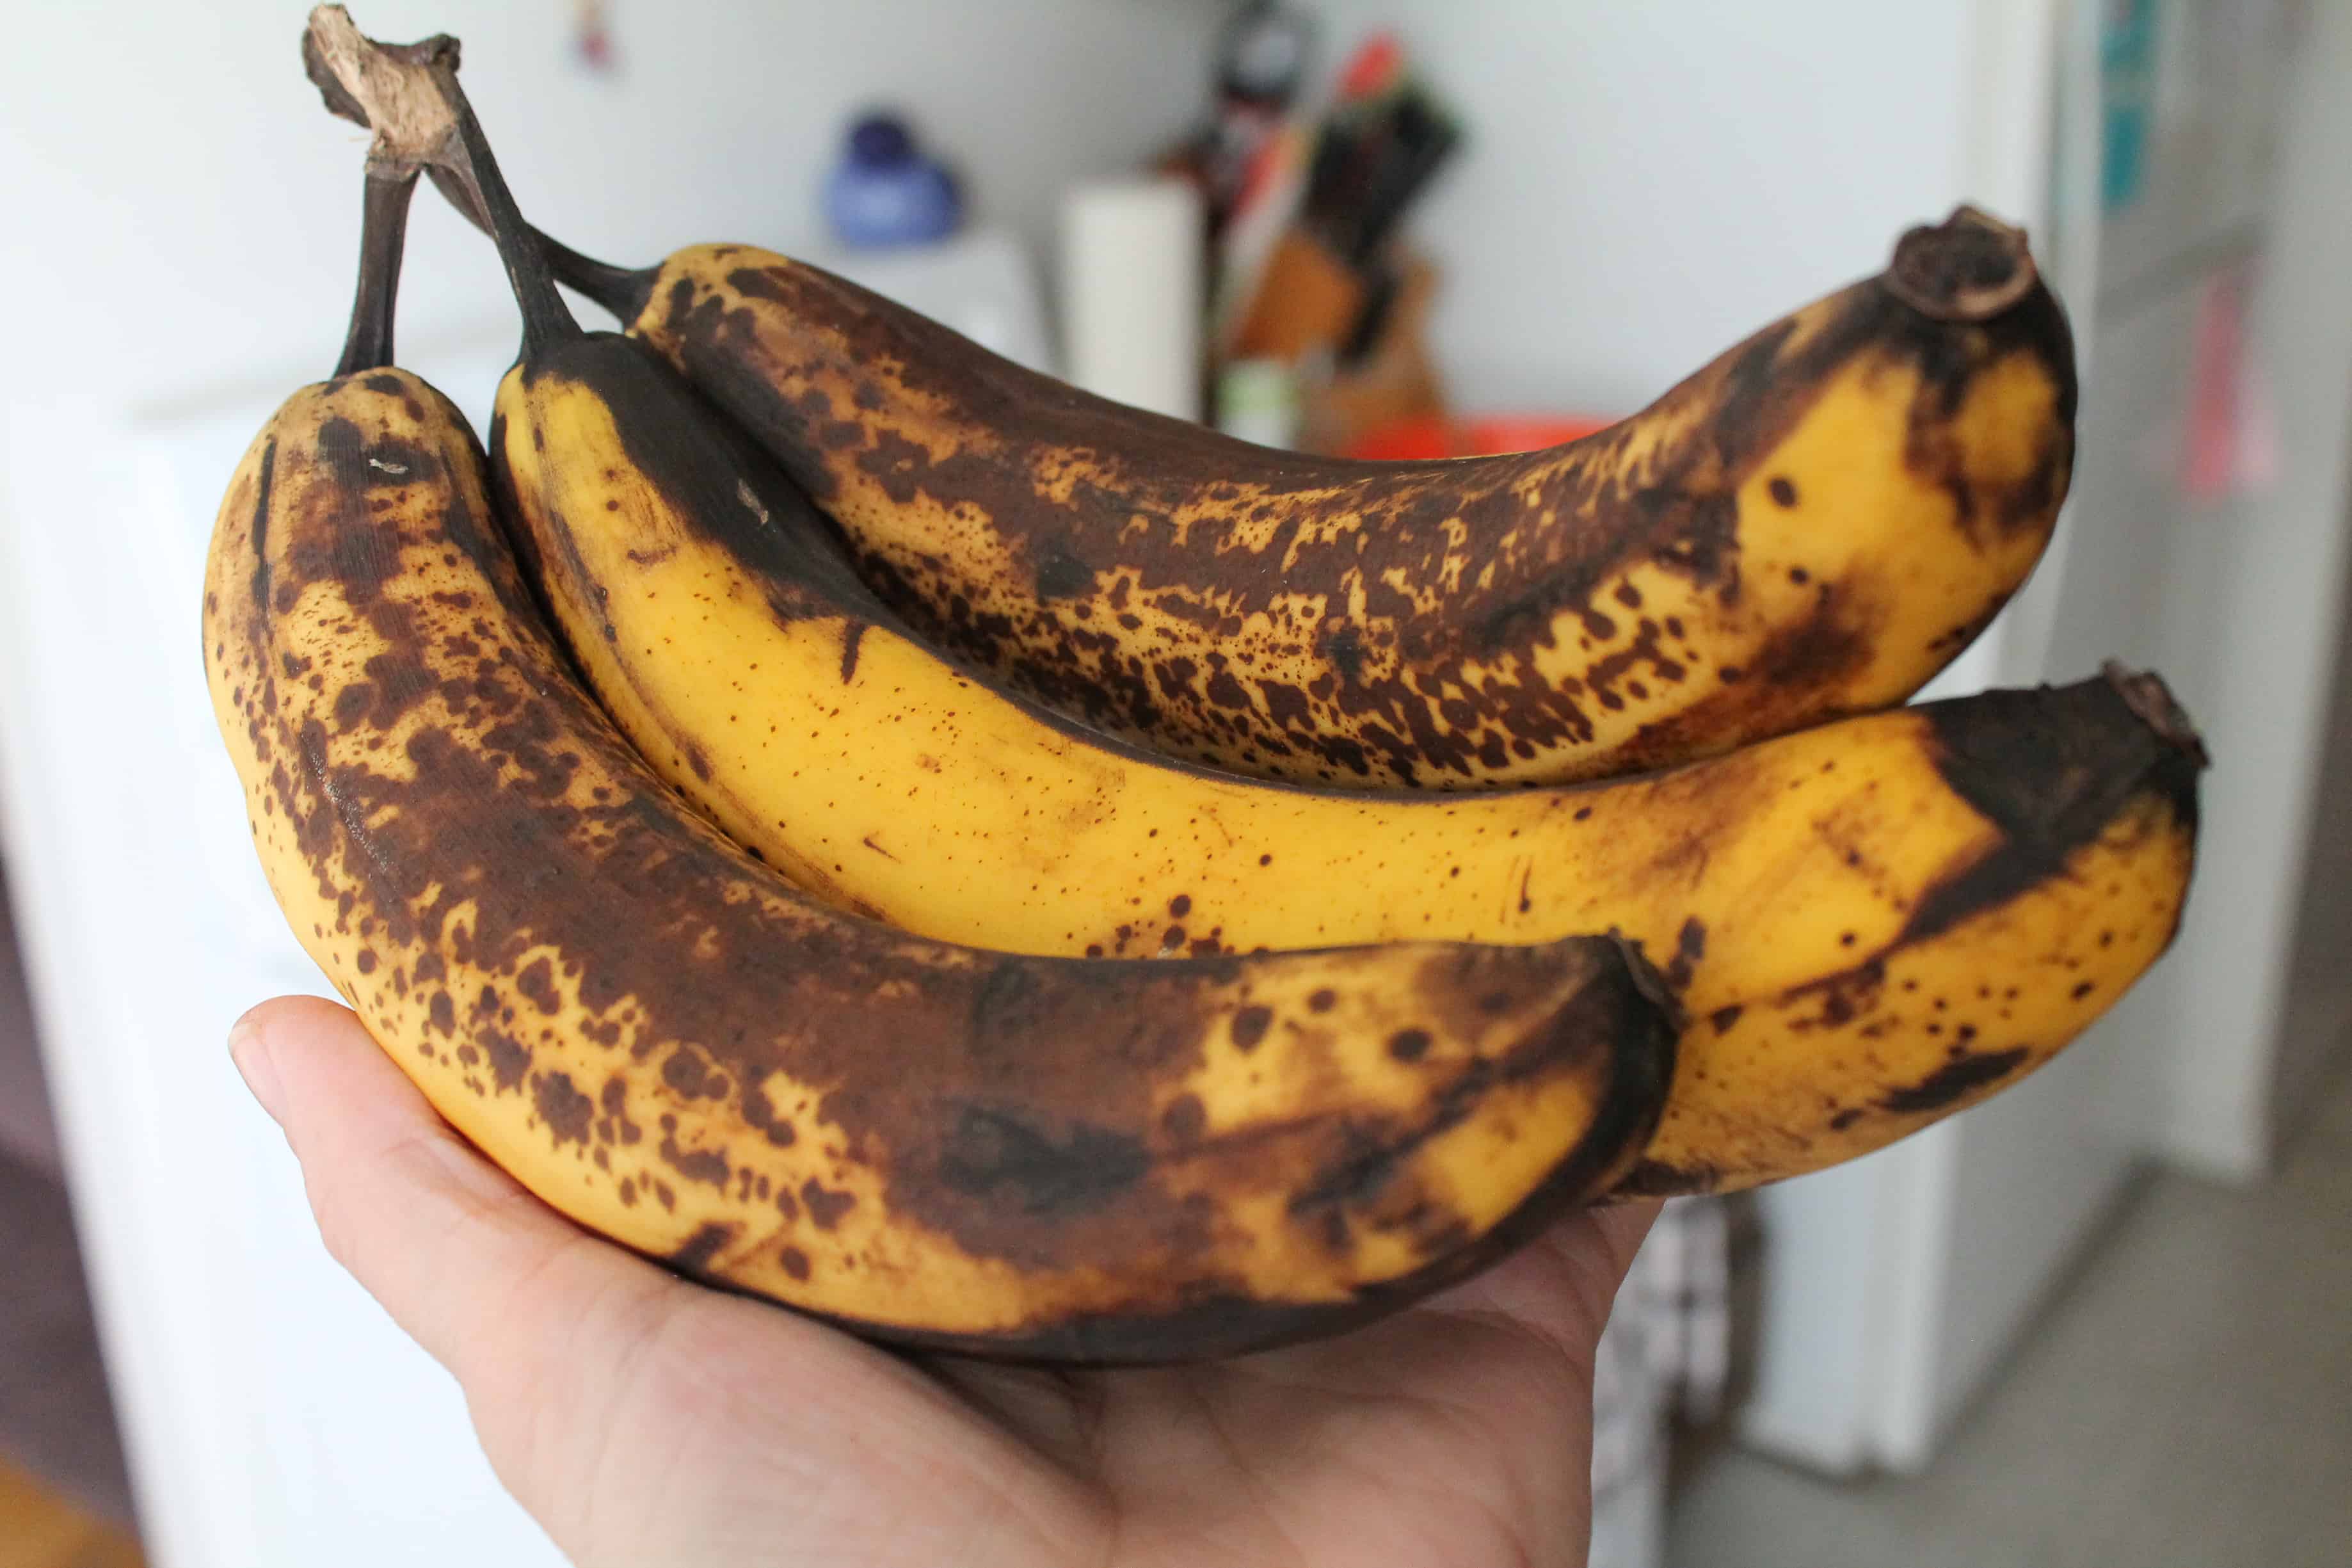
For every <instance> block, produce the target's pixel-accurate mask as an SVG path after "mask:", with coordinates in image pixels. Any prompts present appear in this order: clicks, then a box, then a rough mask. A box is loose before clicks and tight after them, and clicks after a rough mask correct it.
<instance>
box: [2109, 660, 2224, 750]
mask: <svg viewBox="0 0 2352 1568" xmlns="http://www.w3.org/2000/svg"><path fill="white" fill-rule="evenodd" d="M2099 673H2100V674H2102V675H2104V676H2105V677H2106V678H2107V684H2109V685H2110V686H2113V687H2114V688H2115V689H2116V695H2118V696H2120V697H2121V698H2122V699H2123V700H2124V706H2125V707H2126V708H2128V709H2130V710H2132V711H2133V712H2134V713H2137V714H2138V715H2139V717H2140V719H2141V721H2143V722H2144V723H2146V724H2147V727H2148V728H2149V729H2151V730H2153V731H2156V732H2157V734H2158V736H2160V737H2162V738H2163V739H2164V740H2166V741H2168V742H2171V743H2172V744H2173V745H2175V746H2178V747H2179V748H2180V750H2181V751H2183V752H2187V753H2188V754H2189V757H2190V758H2191V759H2192V760H2193V761H2195V763H2197V765H2198V766H2199V767H2200V768H2203V767H2210V765H2211V764H2212V759H2211V758H2210V757H2209V756H2208V755H2207V754H2206V752H2205V742H2204V741H2203V740H2201V739H2200V737H2199V736H2198V733H2197V726H2196V725H2195V724H2193V723H2191V722H2190V721H2189V713H2188V710H2186V709H2184V708H2182V707H2181V706H2180V701H2179V699H2178V698H2176V697H2174V696H2173V695H2172V689H2171V688H2170V687H2168V686H2167V685H2165V684H2164V678H2163V677H2162V676H2159V675H2158V674H2157V673H2156V671H2154V670H2152V669H2133V668H2130V667H2129V666H2127V665H2125V664H2121V663H2118V662H2117V661H2116V660H2115V659H2112V658H2111V659H2109V660H2107V662H2106V663H2105V664H2103V665H2101V666H2100V667H2099Z"/></svg>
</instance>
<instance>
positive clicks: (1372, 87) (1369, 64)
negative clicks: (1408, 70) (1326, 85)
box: [1339, 29, 1404, 99]
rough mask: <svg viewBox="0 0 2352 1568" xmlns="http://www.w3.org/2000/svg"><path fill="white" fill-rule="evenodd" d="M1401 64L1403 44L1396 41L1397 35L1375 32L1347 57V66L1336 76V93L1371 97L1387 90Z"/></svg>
mask: <svg viewBox="0 0 2352 1568" xmlns="http://www.w3.org/2000/svg"><path fill="white" fill-rule="evenodd" d="M1403 65H1404V46H1403V45H1402V44H1400V43H1398V42H1397V36H1396V35H1395V34H1394V33H1391V32H1389V31H1387V30H1386V29H1383V30H1381V31H1380V32H1377V33H1374V34H1373V35H1372V36H1371V37H1369V38H1366V39H1365V40H1364V41H1363V42H1362V43H1361V44H1360V45H1359V46H1357V48H1356V52H1355V53H1354V54H1353V55H1351V56H1349V59H1348V65H1347V68H1346V69H1345V70H1344V71H1342V72H1341V73H1340V75H1339V96H1340V97H1341V98H1342V99H1357V98H1370V97H1373V96H1374V95H1376V94H1379V93H1383V92H1386V91H1387V90H1388V89H1390V88H1391V87H1392V86H1394V85H1395V84H1396V79H1397V75H1398V73H1399V72H1400V70H1402V68H1403Z"/></svg>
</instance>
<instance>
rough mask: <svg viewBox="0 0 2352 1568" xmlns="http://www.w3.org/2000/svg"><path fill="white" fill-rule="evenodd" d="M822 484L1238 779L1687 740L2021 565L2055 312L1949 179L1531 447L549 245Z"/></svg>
mask: <svg viewBox="0 0 2352 1568" xmlns="http://www.w3.org/2000/svg"><path fill="white" fill-rule="evenodd" d="M546 244H547V248H546V254H547V255H548V256H550V257H551V258H552V259H553V261H554V263H555V265H556V266H557V267H558V268H559V270H560V271H561V272H562V276H563V278H564V280H565V281H566V282H569V283H572V284H573V285H575V286H577V287H579V288H581V289H583V290H585V291H586V292H588V293H589V294H591V295H592V296H593V297H595V298H596V299H598V300H601V301H603V302H604V303H605V304H607V305H609V306H610V307H611V308H612V309H613V310H614V311H615V313H616V314H618V315H619V316H620V317H621V318H622V320H623V321H626V322H627V323H628V326H629V331H631V333H632V334H634V335H635V336H636V337H638V338H640V339H641V340H642V341H644V342H646V343H648V344H650V345H652V346H653V347H655V348H656V349H657V350H658V351H659V352H660V353H662V354H663V355H664V356H665V357H667V359H669V360H670V362H671V363H674V364H675V365H677V367H679V368H680V369H681V370H682V371H683V372H684V373H685V374H687V375H688V378H689V379H690V380H691V381H692V382H693V384H695V386H696V387H697V388H698V390H699V391H700V392H701V393H702V394H703V395H706V396H708V397H709V398H710V399H711V400H712V401H714V402H715V403H717V404H718V405H720V406H721V407H723V408H724V409H725V410H726V411H727V412H728V413H729V414H730V416H733V417H734V418H735V419H736V420H738V421H739V422H740V424H741V425H742V426H744V428H746V429H747V430H749V431H750V432H751V433H752V434H753V435H754V436H755V437H756V438H757V439H758V440H759V441H760V442H761V444H762V445H763V446H764V447H766V449H767V450H768V451H769V452H770V453H771V454H772V456H773V457H774V458H776V459H777V460H779V461H780V462H781V463H782V466H783V468H785V470H786V471H787V472H788V473H789V475H790V476H791V478H792V479H793V480H794V481H795V482H796V483H797V484H798V485H800V486H801V487H802V488H803V489H805V490H806V491H807V492H808V493H809V494H810V495H812V496H813V497H814V498H815V500H816V501H817V503H818V505H819V507H820V508H821V509H822V510H824V512H825V513H826V514H827V515H828V516H829V517H830V519H831V520H832V521H834V522H835V524H836V525H838V527H839V528H840V529H841V531H843V532H844V534H845V536H846V538H847V540H848V542H849V543H850V544H851V545H852V546H853V547H854V549H855V552H856V560H857V562H858V563H859V564H860V566H861V567H862V569H863V570H864V573H865V574H866V576H867V578H868V579H869V580H870V581H872V582H874V583H875V584H877V585H878V586H879V587H880V588H881V589H882V591H883V596H884V597H885V599H886V600H887V602H888V603H889V604H890V605H891V606H892V608H893V609H895V610H897V611H898V613H900V614H901V615H902V616H906V617H907V618H908V622H909V624H910V625H912V626H915V627H916V628H917V629H918V630H919V631H920V632H921V633H922V634H924V635H925V636H927V637H929V638H931V639H932V640H934V641H937V642H940V644H942V645H943V646H945V647H948V648H950V650H951V651H952V652H954V653H955V654H956V655H958V656H959V657H961V658H964V659H966V660H968V661H970V662H971V663H973V664H975V665H976V666H978V667H979V668H984V669H988V670H991V671H992V672H993V673H994V674H995V675H996V676H997V677H998V678H999V679H1003V680H1004V681H1006V682H1008V683H1009V684H1010V685H1011V686H1012V687H1013V689H1017V690H1020V691H1023V692H1025V693H1027V694H1028V695H1031V696H1033V697H1035V698H1037V699H1039V700H1042V701H1044V702H1045V703H1046V704H1047V705H1049V706H1051V707H1054V708H1055V709H1057V710H1061V711H1063V712H1065V713H1066V714H1069V715H1071V716H1073V717H1075V718H1077V719H1080V720H1083V721H1086V722H1087V723H1089V724H1090V725H1093V726H1095V727H1097V728H1099V729H1103V730H1107V731H1111V732H1114V733H1117V734H1118V735H1121V736H1123V737H1126V738H1128V739H1129V740H1133V741H1135V742H1139V743H1142V744H1146V745H1149V746H1150V747H1151V748H1153V749H1155V750H1158V751H1160V752H1166V753H1168V754H1171V755H1176V756H1181V757H1185V758H1189V759H1192V760H1194V761H1198V762H1202V763H1208V764H1211V765H1213V766H1216V767H1220V768H1223V769H1226V770H1230V771H1233V772H1237V773H1249V774H1254V775H1258V776H1263V777H1269V778H1279V779H1287V780H1292V781H1296V782H1301V783H1308V784H1323V785H1328V786H1335V787H1351V788H1352V787H1367V788H1376V787H1380V786H1383V785H1392V784H1413V785H1417V786H1422V787H1435V788H1442V789H1458V788H1468V787H1475V786H1492V785H1498V784H1522V783H1557V782H1564V781H1570V780H1578V779H1591V778H1597V777H1602V776H1607V775H1612V774H1618V773H1629V772H1634V771H1640V770H1643V769H1648V768H1655V767H1660V766H1665V765H1669V764H1672V763H1682V762H1687V761H1689V760H1691V759H1693V758H1696V757H1700V756H1705V755H1708V754H1711V753H1714V752H1721V751H1726V750H1728V749H1730V748H1732V747H1734V746H1737V745H1739V744H1741V743H1744V742H1749V741H1754V740H1758V739H1761V738H1764V737H1767V736H1770V735H1775V734H1780V733H1782V732H1785V731H1790V730H1793V729H1796V728H1799V727H1801V726H1803V725H1805V724H1809V723H1812V722H1815V721H1820V720H1822V719H1825V718H1830V717H1834V716H1837V715H1840V714H1845V713H1855V712H1864V711H1868V710H1874V709H1877V708H1880V707H1884V706H1885V705H1887V704H1889V703H1893V702H1898V701H1901V700H1905V699H1906V698H1908V697H1909V696H1910V695H1911V694H1912V693H1913V692H1914V691H1916V690H1917V689H1919V687H1921V686H1922V685H1924V684H1925V683H1926V682H1927V679H1929V678H1930V677H1932V676H1933V675H1934V674H1935V673H1936V672H1937V670H1938V669H1940V668H1943V667H1944V666H1945V665H1946V664H1947V663H1948V662H1949V661H1950V660H1951V659H1952V658H1953V657H1954V656H1956V655H1957V654H1958V653H1959V651H1960V650H1961V649H1962V648H1963V647H1966V646H1967V645H1968V644H1969V641H1970V640H1971V639H1972V638H1974V637H1975V636H1976V635H1977V633H1978V632H1979V630H1981V629H1982V628H1983V626H1985V624H1986V623H1987V622H1988V621H1989V620H1990V619H1991V617H1992V616H1993V614H1994V613H1995V612H1996V611H1998V610H1999V609H2000V606H2001V605H2002V604H2003V603H2004V602H2005V601H2006V600H2007V598H2008V597H2009V595H2011V593H2012V592H2014V591H2015V589H2016V588H2017V587H2018V585H2019V584H2021V582H2023V581H2024V579H2025V577H2026V576H2027V574H2029V573H2030V572H2031V571H2032V568H2033V566H2034V563H2036V562H2037V561H2038V560H2039V559H2040V557H2041V554H2042V549H2043V547H2044V545H2045V544H2046V543H2047V542H2048V541H2049V538H2050V531H2051V529H2052V527H2053V523H2054V521H2055V519H2056V517H2057V512H2058V507H2059V503H2060V502H2061V500H2063V498H2064V495H2065V491H2066V485H2067V479H2068V475H2069V472H2070V468H2071V465H2072V461H2073V456H2074V405H2075V381H2074V358H2073V348H2072V342H2071V339H2070V337H2069V334H2068V331H2067V325H2066V320H2065V316H2064V313H2063V311H2062V310H2060V308H2059V306H2058V303H2057V301H2056V300H2054V299H2053V296H2052V295H2051V293H2050V292H2049V290H2048V289H2046V288H2045V287H2044V286H2043V285H2042V282H2041V281H2040V280H2039V279H2038V277H2037V276H2036V273H2035V269H2034V266H2033V263H2032V258H2031V257H2030V255H2029V254H2028V252H2027V248H2026V246H2025V242H2024V237H2023V236H2022V235H2021V233H2019V232H2017V231H2016V230H2013V229H2011V228H2008V227H2006V226H2002V225H2000V224H1999V223H1997V222H1995V221H1994V220H1992V219H1990V218H1989V217H1987V216H1984V215H1983V214H1980V213H1978V212H1976V211H1974V210H1973V209H1969V208H1962V209H1960V210H1958V212H1956V213H1954V214H1953V216H1951V217H1950V218H1949V219H1948V220H1947V221H1946V222H1945V223H1943V224H1941V225H1938V226H1923V227H1920V228H1917V229H1914V230H1913V231H1911V232H1910V233H1909V234H1907V235H1906V236H1905V237H1904V238H1903V239H1902V241H1901V242H1900V244H1899V245H1898V246H1897V247H1896V248H1895V253H1894V256H1893V258H1892V260H1891V262H1890V263H1889V265H1888V267H1887V268H1886V269H1885V271H1884V272H1882V273H1881V274H1879V275H1877V276H1875V277H1873V278H1868V279H1864V280H1862V281H1860V282H1858V283H1855V284H1853V286H1851V287H1849V288H1846V289H1841V290H1839V291H1837V292H1835V293H1832V294H1830V295H1828V296H1827V297H1825V298H1823V299H1821V300H1816V301H1814V302H1813V303H1811V304H1810V305H1807V306H1805V307H1804V308H1803V309H1801V310H1796V311H1794V312H1793V313H1791V314H1790V315H1788V316H1787V317H1784V318H1783V319H1781V320H1780V321H1776V322H1774V323H1772V324H1771V325H1770V326H1769V327H1767V328H1765V329H1764V330H1763V331H1759V332H1758V333H1757V334H1755V335H1754V336H1752V337H1750V338H1748V339H1747V340H1746V341H1745V342H1741V343H1739V344H1738V345H1737V346H1735V347H1733V348H1731V349H1729V350H1728V351H1727V352H1726V353H1723V354H1721V355H1720V356H1718V357H1717V358H1716V359H1715V360H1714V361H1712V362H1711V363H1708V364H1706V366H1704V367H1702V368H1701V369H1700V370H1698V371H1697V372H1696V374H1693V375H1692V376H1690V377H1689V378H1688V379H1687V380H1685V381H1684V382H1683V383H1681V384H1679V385H1677V386H1675V388H1674V389H1673V390H1672V391H1670V392H1668V393H1667V394H1665V395H1664V396H1663V397H1662V398H1660V399H1659V400H1658V401H1657V402H1656V403H1654V404H1653V405H1651V406H1650V407H1648V408H1646V409H1644V410H1643V411H1642V412H1641V413H1639V414H1637V415H1635V416H1633V417H1632V418H1630V419H1627V420H1625V421H1624V422H1622V424H1619V425H1617V426H1614V427H1613V428H1612V429H1609V430H1607V431H1605V432H1602V433H1601V434H1599V435H1596V436H1593V437H1589V438H1587V439H1585V440H1581V441H1578V442H1574V443H1571V444H1570V445H1568V446H1564V447H1555V448H1552V449H1550V450H1548V451H1541V452H1536V453H1530V454H1524V455H1517V456H1507V457H1496V458H1480V459H1473V460H1465V461H1456V462H1440V463H1401V464H1393V463H1391V464H1383V463H1363V462H1350V461H1341V460H1338V459H1332V458H1313V457H1306V456H1301V455H1298V454H1296V453H1287V452H1277V451H1272V450H1268V449H1265V448H1263V447H1253V446H1249V445H1246V444H1244V443H1243V442H1240V441H1236V440H1233V439H1230V438H1227V437H1223V436H1219V435H1216V434H1214V433H1213V432H1209V431H1205V430H1202V429H1201V428H1199V427H1197V426H1191V425H1187V424H1183V423H1181V422H1180V421H1176V420H1172V419H1167V418H1162V417H1160V416H1155V415H1150V414H1146V413H1143V412H1140V411H1139V410H1136V409H1133V408H1129V407H1125V406H1123V405H1118V404H1115V403H1111V402H1108V401H1106V400H1104V399H1102V398H1098V397H1093V396H1089V395H1086V394H1083V393H1080V392H1077V391H1076V390H1075V389H1073V388H1071V387H1069V386H1067V385H1066V384H1063V383H1061V382H1058V381H1055V380H1053V379H1051V378H1049V377H1046V376H1042V375H1038V374H1033V373H1031V372H1029V371H1026V370H1024V369H1022V368H1020V367H1019V366H1017V365H1014V364H1013V363H1009V362H1007V361H1005V360H1003V359H1000V358H998V357H997V356H995V355H993V354H991V353H987V352H986V351H984V350H982V349H981V348H979V347H978V346H977V345H975V344H973V343H971V342H968V341H967V340H965V339H963V338H961V337H960V336H958V335H957V334H955V333H954V332H952V331H948V330H947V329H946V328H943V327H941V326H939V325H938V324H936V323H934V322H932V321H928V320H926V319H925V318H923V317H921V316H919V315H917V314H915V313H914V312H912V311H909V310H906V309H904V308H903V307H900V306H898V305H895V304H893V303H891V302H890V301H888V300H885V299H883V298H881V297H880V296H877V295H876V294H873V293H871V292H869V291H867V290H866V289H860V288H858V287H856V286H855V285H853V284H850V283H848V282H846V281H845V280H843V279H839V278H835V277H834V276H832V275H830V274H828V273H826V272H824V271H823V270H821V269H819V268H814V267H810V266H807V265H804V264H803V263H800V262H796V261H793V260H791V259H790V258H785V257H782V256H777V255H774V254H772V253H769V252H765V251H761V250H756V249H753V248H751V247H744V246H736V245H706V246H696V247H689V248H688V249H685V250H681V251H678V252H677V253H676V254H675V255H673V256H671V257H670V258H668V259H667V260H666V261H664V262H663V263H662V264H661V265H660V266H659V267H658V268H651V269H648V270H646V271H642V272H627V271H623V270H621V269H619V268H610V267H605V266H602V265H600V264H598V263H595V262H593V261H589V260H587V259H586V258H582V257H580V256H578V255H577V254H576V253H573V252H571V251H569V250H567V249H565V248H564V247H561V246H557V245H553V244H552V242H546Z"/></svg>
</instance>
